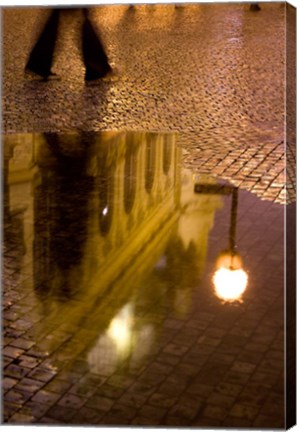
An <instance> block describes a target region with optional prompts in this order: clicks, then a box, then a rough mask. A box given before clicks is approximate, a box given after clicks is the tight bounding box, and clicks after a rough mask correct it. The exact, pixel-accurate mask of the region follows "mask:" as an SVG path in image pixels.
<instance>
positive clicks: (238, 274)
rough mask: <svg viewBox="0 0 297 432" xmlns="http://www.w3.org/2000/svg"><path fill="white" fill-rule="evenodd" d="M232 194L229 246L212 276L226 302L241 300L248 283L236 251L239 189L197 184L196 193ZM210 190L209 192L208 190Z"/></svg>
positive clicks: (218, 259)
mask: <svg viewBox="0 0 297 432" xmlns="http://www.w3.org/2000/svg"><path fill="white" fill-rule="evenodd" d="M205 191H206V193H218V194H222V195H229V194H232V205H231V220H230V229H229V247H228V249H227V250H225V251H222V252H221V253H220V255H219V256H218V258H217V261H216V271H215V273H214V276H213V278H212V281H213V284H214V288H215V294H216V296H217V297H218V298H219V299H221V300H222V301H224V302H234V301H241V297H242V295H243V293H244V292H245V290H246V288H247V284H248V274H247V272H246V271H245V270H244V269H243V261H242V258H241V256H240V255H239V253H238V252H237V251H236V240H235V238H236V219H237V204H238V189H237V188H236V187H233V186H226V185H223V186H220V185H212V186H211V188H209V186H208V188H205V187H203V185H196V187H195V192H196V193H203V192H204V193H205ZM207 191H208V192H207Z"/></svg>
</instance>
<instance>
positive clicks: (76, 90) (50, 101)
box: [3, 3, 296, 202]
mask: <svg viewBox="0 0 297 432" xmlns="http://www.w3.org/2000/svg"><path fill="white" fill-rule="evenodd" d="M44 15H45V11H44V10H40V9H39V8H33V9H32V8H19V9H15V8H12V9H9V8H6V9H4V11H3V41H4V62H3V73H4V79H3V130H4V132H7V133H16V132H45V131H60V130H71V129H83V130H96V131H99V130H136V131H137V130H150V131H177V132H179V133H180V143H181V145H182V146H183V149H184V158H183V160H184V164H185V166H186V167H191V168H192V169H194V170H196V171H197V172H204V171H205V172H209V171H210V170H211V171H212V173H213V174H215V175H218V176H220V177H223V178H225V179H229V180H231V181H232V182H233V183H234V184H236V185H238V186H240V187H242V188H244V189H247V190H252V191H253V192H254V193H256V194H258V195H259V196H261V197H262V198H264V199H265V198H268V199H273V200H275V201H277V202H284V200H285V198H286V195H285V190H284V184H285V178H286V177H285V171H284V165H285V162H286V161H285V142H284V134H285V130H284V112H285V105H284V104H285V93H284V88H285V87H284V85H285V81H284V79H285V66H287V69H286V70H287V76H286V77H287V95H286V98H287V99H286V101H287V109H288V121H287V124H288V128H289V129H290V130H289V129H288V130H287V141H288V143H287V145H288V146H289V148H288V149H287V158H288V160H287V162H288V165H289V168H288V171H287V178H288V194H289V197H287V198H288V199H289V201H292V200H294V197H295V176H294V167H295V162H296V155H295V146H294V143H295V127H294V121H295V116H296V115H295V107H294V101H295V85H294V77H295V69H294V67H295V61H294V55H293V54H292V53H293V52H294V41H295V36H294V28H293V27H294V26H293V23H294V16H295V15H294V11H293V8H291V7H290V6H289V5H286V4H285V3H267V4H263V5H262V10H261V11H259V12H252V11H250V10H249V5H248V4H244V3H242V4H240V3H238V4H236V3H234V4H217V5H215V4H208V5H207V4H189V5H182V6H181V7H175V6H174V5H136V6H135V7H132V8H129V6H128V5H122V6H102V7H98V8H95V9H93V11H92V17H93V21H94V22H95V23H96V25H97V26H98V28H99V29H100V31H101V35H102V38H103V41H104V43H105V45H106V48H107V51H108V55H109V58H110V61H111V63H112V65H113V66H114V67H115V68H116V69H117V71H118V76H119V80H118V81H116V82H110V83H101V84H98V86H96V87H95V88H94V87H91V88H90V87H86V86H85V83H84V80H83V66H82V61H81V58H80V50H79V48H80V47H79V43H77V39H79V36H78V34H79V25H80V22H81V14H80V12H79V11H77V10H74V11H72V12H65V17H63V18H65V19H63V23H62V29H61V35H60V38H59V45H60V47H59V49H58V54H57V56H56V62H55V67H54V71H55V72H57V73H58V74H59V75H60V76H61V78H62V80H61V81H58V82H54V81H53V82H47V83H36V82H30V81H25V80H24V78H23V69H24V65H25V62H26V58H27V56H28V52H29V50H30V47H31V46H32V43H33V41H34V37H35V36H34V33H36V29H37V28H38V23H39V21H40V19H41V17H44ZM286 29H288V31H290V33H287V34H286ZM292 50H293V51H292ZM285 56H286V60H287V64H285ZM291 167H292V168H291Z"/></svg>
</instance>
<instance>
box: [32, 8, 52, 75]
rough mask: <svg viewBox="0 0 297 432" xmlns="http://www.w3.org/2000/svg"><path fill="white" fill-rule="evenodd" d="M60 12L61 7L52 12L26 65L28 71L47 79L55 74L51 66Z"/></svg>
mask: <svg viewBox="0 0 297 432" xmlns="http://www.w3.org/2000/svg"><path fill="white" fill-rule="evenodd" d="M59 12H60V11H59V9H53V11H52V12H51V14H50V17H49V19H48V20H47V22H46V24H45V26H44V28H43V30H42V32H41V34H40V36H39V38H38V40H37V42H36V43H35V45H34V47H33V49H32V51H31V53H30V55H29V59H28V62H27V64H26V67H25V71H26V72H33V73H35V74H37V75H40V76H41V77H43V78H45V79H47V78H48V77H49V76H50V75H53V73H52V72H51V67H52V62H53V55H54V49H55V45H56V40H57V34H58V25H59V15H60V13H59Z"/></svg>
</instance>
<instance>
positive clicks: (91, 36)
mask: <svg viewBox="0 0 297 432" xmlns="http://www.w3.org/2000/svg"><path fill="white" fill-rule="evenodd" d="M84 15H85V18H84V22H83V27H82V55H83V62H84V65H85V69H86V71H85V80H86V81H92V80H96V79H98V78H103V77H104V76H106V75H107V74H109V73H110V72H111V71H112V68H111V66H110V65H109V63H108V58H107V55H106V53H105V50H104V47H103V44H102V42H101V40H100V37H99V35H98V34H97V33H96V31H95V29H94V28H93V26H92V24H91V21H90V20H89V18H88V16H87V12H85V11H84Z"/></svg>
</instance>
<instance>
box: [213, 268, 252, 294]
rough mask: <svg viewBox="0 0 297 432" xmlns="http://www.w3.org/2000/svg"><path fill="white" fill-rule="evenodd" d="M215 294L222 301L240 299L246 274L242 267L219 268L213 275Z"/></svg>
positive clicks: (246, 279) (246, 281)
mask: <svg viewBox="0 0 297 432" xmlns="http://www.w3.org/2000/svg"><path fill="white" fill-rule="evenodd" d="M213 283H214V286H215V292H216V295H217V296H218V297H219V298H220V299H222V300H224V301H235V300H240V298H241V296H242V294H243V293H244V291H245V290H246V287H247V283H248V275H247V273H246V272H245V271H244V270H243V269H230V268H224V267H222V268H220V269H218V270H217V271H216V272H215V274H214V277H213Z"/></svg>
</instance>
